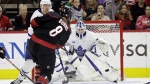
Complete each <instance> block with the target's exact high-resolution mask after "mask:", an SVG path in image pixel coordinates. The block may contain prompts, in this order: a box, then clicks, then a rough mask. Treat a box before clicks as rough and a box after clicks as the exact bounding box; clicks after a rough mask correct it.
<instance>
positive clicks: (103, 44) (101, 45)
mask: <svg viewBox="0 0 150 84" xmlns="http://www.w3.org/2000/svg"><path fill="white" fill-rule="evenodd" d="M96 48H97V49H100V50H101V51H102V52H103V54H105V55H107V54H108V43H107V41H106V40H104V39H103V38H99V39H97V40H96Z"/></svg>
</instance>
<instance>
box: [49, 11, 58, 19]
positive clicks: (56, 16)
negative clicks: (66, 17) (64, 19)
mask: <svg viewBox="0 0 150 84" xmlns="http://www.w3.org/2000/svg"><path fill="white" fill-rule="evenodd" d="M47 14H49V15H50V16H51V17H53V18H61V16H60V15H59V14H58V13H57V12H54V11H50V12H48V13H47Z"/></svg>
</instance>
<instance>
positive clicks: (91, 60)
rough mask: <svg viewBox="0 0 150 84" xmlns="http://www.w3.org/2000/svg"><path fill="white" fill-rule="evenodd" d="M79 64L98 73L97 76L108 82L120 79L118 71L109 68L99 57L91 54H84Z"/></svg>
mask: <svg viewBox="0 0 150 84" xmlns="http://www.w3.org/2000/svg"><path fill="white" fill-rule="evenodd" d="M81 63H83V64H84V65H86V66H88V67H89V68H92V69H93V70H95V71H97V72H99V75H100V76H101V77H103V78H105V79H106V80H108V81H116V80H119V79H118V78H120V75H119V71H118V70H116V69H114V68H113V67H112V66H110V65H109V64H108V63H107V62H105V61H102V60H101V59H100V57H97V56H95V55H94V54H93V53H91V52H86V53H85V56H84V57H83V59H82V61H81Z"/></svg>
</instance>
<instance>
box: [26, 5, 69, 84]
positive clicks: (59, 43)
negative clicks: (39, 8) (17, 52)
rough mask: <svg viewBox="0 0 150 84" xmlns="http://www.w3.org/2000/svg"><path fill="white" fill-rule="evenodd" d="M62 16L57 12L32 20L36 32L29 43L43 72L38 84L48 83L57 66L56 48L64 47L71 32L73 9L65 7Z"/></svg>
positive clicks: (30, 50) (33, 55)
mask: <svg viewBox="0 0 150 84" xmlns="http://www.w3.org/2000/svg"><path fill="white" fill-rule="evenodd" d="M61 15H62V17H61V16H60V15H59V14H58V13H56V12H48V13H47V14H45V15H43V16H41V17H36V18H34V19H33V20H32V21H31V25H32V28H33V30H34V33H33V34H32V36H31V39H30V41H29V44H28V49H29V52H30V53H31V55H32V58H33V61H34V62H36V63H37V64H39V65H40V70H41V74H40V77H39V78H38V80H37V83H36V84H48V83H49V82H50V81H51V75H52V74H53V71H54V66H55V60H56V56H55V49H56V48H59V47H63V46H64V45H65V43H66V42H67V40H68V39H69V36H70V34H71V29H70V26H69V23H68V22H69V20H70V16H71V10H69V9H68V8H63V9H62V12H61Z"/></svg>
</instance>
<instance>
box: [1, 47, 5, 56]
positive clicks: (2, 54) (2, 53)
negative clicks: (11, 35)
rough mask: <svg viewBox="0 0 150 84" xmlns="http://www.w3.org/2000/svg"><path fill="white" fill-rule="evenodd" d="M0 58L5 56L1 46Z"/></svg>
mask: <svg viewBox="0 0 150 84" xmlns="http://www.w3.org/2000/svg"><path fill="white" fill-rule="evenodd" d="M0 58H2V59H4V58H5V50H4V49H3V48H2V47H0Z"/></svg>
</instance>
